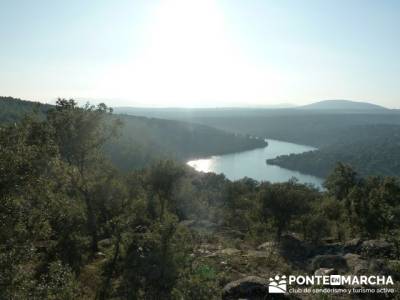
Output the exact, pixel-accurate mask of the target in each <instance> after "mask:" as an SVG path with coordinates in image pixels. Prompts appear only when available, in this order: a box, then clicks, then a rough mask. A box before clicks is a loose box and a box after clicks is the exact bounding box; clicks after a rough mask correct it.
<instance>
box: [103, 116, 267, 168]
mask: <svg viewBox="0 0 400 300" xmlns="http://www.w3.org/2000/svg"><path fill="white" fill-rule="evenodd" d="M115 117H117V118H119V119H120V120H121V121H122V122H123V127H122V128H121V135H120V137H119V138H118V139H116V140H114V141H113V142H112V143H109V144H108V145H107V146H106V149H107V153H109V155H110V156H111V158H112V160H113V161H114V163H116V164H117V165H118V166H119V167H120V168H122V169H126V170H129V169H132V168H138V167H143V166H146V165H148V164H149V163H151V162H153V161H155V160H159V159H167V158H172V159H174V160H178V161H185V160H188V159H192V158H201V157H207V156H211V155H218V154H226V153H231V152H240V151H245V150H250V149H254V148H258V147H264V146H265V145H266V143H265V142H264V141H263V140H261V139H255V138H250V137H249V136H245V135H237V134H234V133H228V132H225V131H222V130H218V129H215V128H212V127H209V126H205V125H200V124H192V123H187V122H180V121H171V120H163V119H157V118H146V117H135V116H128V115H116V116H115Z"/></svg>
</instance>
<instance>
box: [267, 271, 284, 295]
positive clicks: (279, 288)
mask: <svg viewBox="0 0 400 300" xmlns="http://www.w3.org/2000/svg"><path fill="white" fill-rule="evenodd" d="M286 283H287V282H286V276H285V275H283V276H279V275H276V276H275V278H270V279H269V285H268V292H269V293H271V294H284V293H286V291H287V285H286Z"/></svg>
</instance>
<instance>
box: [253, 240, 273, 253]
mask: <svg viewBox="0 0 400 300" xmlns="http://www.w3.org/2000/svg"><path fill="white" fill-rule="evenodd" d="M275 247H276V243H275V242H265V243H263V244H261V245H260V246H258V247H257V250H265V251H271V250H273V249H274V248H275Z"/></svg>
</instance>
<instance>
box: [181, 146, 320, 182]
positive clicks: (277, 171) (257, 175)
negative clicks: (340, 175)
mask: <svg viewBox="0 0 400 300" xmlns="http://www.w3.org/2000/svg"><path fill="white" fill-rule="evenodd" d="M267 141H268V146H267V147H265V148H260V149H254V150H250V151H244V152H239V153H232V154H226V155H221V156H213V157H210V158H206V159H197V160H192V161H189V162H188V163H187V164H188V165H189V166H191V167H193V168H194V169H196V170H197V171H200V172H214V173H217V174H221V173H223V174H225V176H226V177H227V178H229V179H230V180H237V179H241V178H243V177H250V178H253V179H256V180H259V181H262V180H264V181H270V182H284V181H287V180H289V179H290V178H292V177H296V178H297V179H298V180H299V181H300V182H302V183H311V184H314V185H315V186H317V187H319V188H321V186H322V182H323V179H321V178H318V177H315V176H312V175H307V174H302V173H300V172H297V171H292V170H289V169H285V168H281V167H279V166H274V165H269V164H267V163H266V159H269V158H275V157H277V156H279V155H285V154H291V153H295V154H297V153H303V152H307V151H312V150H315V148H313V147H310V146H305V145H298V144H293V143H287V142H282V141H277V140H267Z"/></svg>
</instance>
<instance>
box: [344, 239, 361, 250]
mask: <svg viewBox="0 0 400 300" xmlns="http://www.w3.org/2000/svg"><path fill="white" fill-rule="evenodd" d="M362 242H363V241H362V240H361V239H360V238H355V239H352V240H349V241H346V242H345V243H344V245H343V252H344V253H357V254H360V252H361V244H362Z"/></svg>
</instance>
